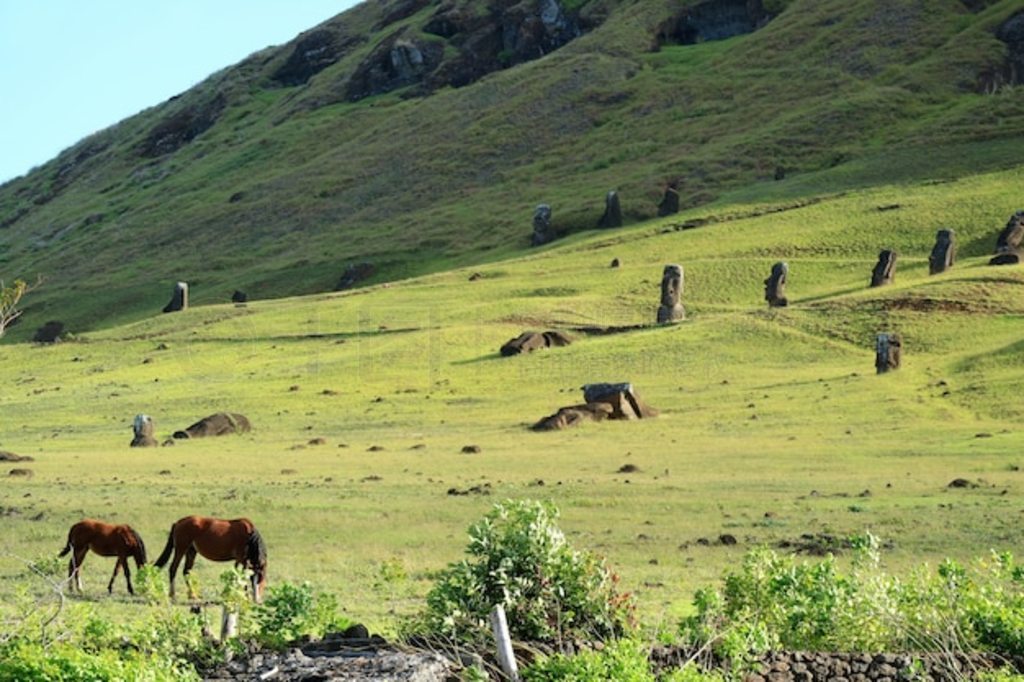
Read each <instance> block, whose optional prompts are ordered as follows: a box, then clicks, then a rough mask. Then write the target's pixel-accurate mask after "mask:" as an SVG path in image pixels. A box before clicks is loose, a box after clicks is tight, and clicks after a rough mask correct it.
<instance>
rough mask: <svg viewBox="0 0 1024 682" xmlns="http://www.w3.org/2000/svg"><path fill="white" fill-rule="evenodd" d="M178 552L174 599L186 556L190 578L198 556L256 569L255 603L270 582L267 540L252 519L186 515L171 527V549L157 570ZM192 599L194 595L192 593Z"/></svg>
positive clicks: (253, 578) (253, 583)
mask: <svg viewBox="0 0 1024 682" xmlns="http://www.w3.org/2000/svg"><path fill="white" fill-rule="evenodd" d="M172 551H173V552H174V561H172V562H171V596H172V597H173V596H174V576H175V575H176V574H177V572H178V564H180V563H181V558H182V557H185V568H184V569H183V570H182V575H184V576H185V577H188V574H189V573H190V572H191V571H192V565H193V564H194V563H195V561H196V554H197V553H199V554H202V555H203V556H204V557H206V558H207V559H209V560H210V561H234V562H235V566H242V567H243V568H248V569H250V570H252V576H251V577H250V579H249V584H250V586H251V587H252V597H253V600H254V601H257V602H258V601H259V600H260V595H261V593H262V592H263V587H264V586H265V585H266V583H267V546H266V544H264V542H263V537H262V536H261V535H260V532H259V531H258V530H256V527H255V526H253V525H252V521H250V520H249V519H232V520H230V521H227V520H224V519H213V518H209V517H206V516H186V517H185V518H182V519H178V520H177V521H175V522H174V525H172V526H171V532H170V535H169V536H168V538H167V546H166V547H164V551H163V553H162V554H161V555H160V557H159V558H158V559H157V560H156V562H154V564H153V565H154V566H156V567H157V568H163V566H164V564H166V563H167V560H168V559H170V558H171V552H172ZM189 596H194V595H192V594H190V595H189Z"/></svg>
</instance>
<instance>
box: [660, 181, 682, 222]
mask: <svg viewBox="0 0 1024 682" xmlns="http://www.w3.org/2000/svg"><path fill="white" fill-rule="evenodd" d="M676 213H679V190H678V188H677V187H676V185H675V183H671V184H669V186H668V187H666V188H665V196H663V197H662V198H661V203H660V204H658V216H659V217H662V218H663V217H665V216H667V215H675V214H676Z"/></svg>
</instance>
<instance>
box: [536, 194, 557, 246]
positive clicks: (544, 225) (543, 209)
mask: <svg viewBox="0 0 1024 682" xmlns="http://www.w3.org/2000/svg"><path fill="white" fill-rule="evenodd" d="M554 238H555V235H554V232H552V230H551V207H550V206H548V205H547V204H540V205H539V206H537V208H535V209H534V210H533V236H532V237H531V238H530V246H540V245H541V244H547V243H548V242H550V241H551V240H553V239H554Z"/></svg>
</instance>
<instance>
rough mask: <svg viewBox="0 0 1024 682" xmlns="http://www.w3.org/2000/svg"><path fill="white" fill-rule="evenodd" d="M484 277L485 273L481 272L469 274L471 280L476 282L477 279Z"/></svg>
mask: <svg viewBox="0 0 1024 682" xmlns="http://www.w3.org/2000/svg"><path fill="white" fill-rule="evenodd" d="M483 277H484V276H483V274H481V273H479V272H474V273H473V274H472V275H470V276H469V281H470V282H476V281H477V280H480V279H483Z"/></svg>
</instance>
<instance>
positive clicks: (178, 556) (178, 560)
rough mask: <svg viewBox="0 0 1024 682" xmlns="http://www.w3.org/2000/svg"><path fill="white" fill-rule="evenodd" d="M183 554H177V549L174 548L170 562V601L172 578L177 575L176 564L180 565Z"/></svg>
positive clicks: (172, 590)
mask: <svg viewBox="0 0 1024 682" xmlns="http://www.w3.org/2000/svg"><path fill="white" fill-rule="evenodd" d="M182 555H184V552H179V551H178V548H177V547H175V548H174V558H173V559H172V560H171V599H174V576H176V575H177V574H178V564H180V563H181V557H182Z"/></svg>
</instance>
